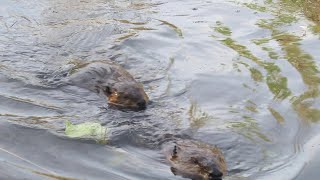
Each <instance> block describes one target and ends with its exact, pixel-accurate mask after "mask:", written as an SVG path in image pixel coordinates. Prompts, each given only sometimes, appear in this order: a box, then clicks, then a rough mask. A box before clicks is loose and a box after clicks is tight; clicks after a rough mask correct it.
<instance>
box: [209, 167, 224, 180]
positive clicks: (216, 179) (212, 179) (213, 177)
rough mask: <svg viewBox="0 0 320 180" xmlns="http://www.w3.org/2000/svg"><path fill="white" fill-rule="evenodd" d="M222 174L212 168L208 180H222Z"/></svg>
mask: <svg viewBox="0 0 320 180" xmlns="http://www.w3.org/2000/svg"><path fill="white" fill-rule="evenodd" d="M222 176H223V173H222V172H221V171H219V170H218V169H217V168H213V169H212V172H211V173H210V174H209V178H208V179H209V180H222Z"/></svg>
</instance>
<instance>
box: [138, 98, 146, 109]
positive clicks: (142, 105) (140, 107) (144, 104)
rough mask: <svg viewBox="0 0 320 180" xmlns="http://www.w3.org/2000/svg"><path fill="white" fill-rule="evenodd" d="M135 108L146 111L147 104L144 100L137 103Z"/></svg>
mask: <svg viewBox="0 0 320 180" xmlns="http://www.w3.org/2000/svg"><path fill="white" fill-rule="evenodd" d="M137 106H138V107H139V109H146V108H147V102H146V101H145V100H142V101H139V102H138V103H137Z"/></svg>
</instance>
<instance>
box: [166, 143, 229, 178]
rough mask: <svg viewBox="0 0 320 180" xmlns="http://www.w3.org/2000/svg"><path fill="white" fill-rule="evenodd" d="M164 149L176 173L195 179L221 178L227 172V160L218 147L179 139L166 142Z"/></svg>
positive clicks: (173, 171)
mask: <svg viewBox="0 0 320 180" xmlns="http://www.w3.org/2000/svg"><path fill="white" fill-rule="evenodd" d="M163 151H164V154H165V155H166V158H167V160H168V161H169V162H170V164H171V171H172V173H173V174H174V175H180V176H182V177H185V178H190V179H194V180H195V179H197V180H198V179H199V180H200V179H203V180H221V179H222V177H223V175H225V174H226V173H227V166H226V162H225V160H224V157H223V155H222V153H221V151H220V150H219V149H218V148H217V147H214V146H211V145H208V144H205V143H202V142H199V141H195V140H177V141H175V142H169V143H168V144H165V145H164V146H163Z"/></svg>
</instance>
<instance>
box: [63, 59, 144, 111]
mask: <svg viewBox="0 0 320 180" xmlns="http://www.w3.org/2000/svg"><path fill="white" fill-rule="evenodd" d="M67 81H68V83H69V84H72V85H76V86H79V87H82V88H86V89H89V90H91V91H95V92H97V93H99V94H101V93H102V94H104V95H105V96H106V97H107V99H108V103H109V104H110V105H112V106H116V107H119V108H125V109H127V108H128V109H137V110H142V109H145V108H146V106H147V103H148V102H149V98H148V96H147V94H146V93H145V91H144V89H143V86H142V84H141V83H139V82H137V81H136V80H135V79H134V78H133V77H132V75H131V74H130V73H128V72H127V71H126V70H125V69H124V68H122V67H121V66H120V65H118V64H115V63H113V62H110V61H103V62H102V61H95V62H91V63H84V64H80V65H78V66H76V67H74V68H73V69H72V70H71V71H70V76H69V77H68V80H67Z"/></svg>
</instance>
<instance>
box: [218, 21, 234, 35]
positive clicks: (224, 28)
mask: <svg viewBox="0 0 320 180" xmlns="http://www.w3.org/2000/svg"><path fill="white" fill-rule="evenodd" d="M214 30H215V31H216V32H218V33H220V34H223V35H225V36H230V35H231V33H232V32H231V30H230V28H229V27H227V26H224V25H223V24H222V23H221V22H220V21H217V22H216V26H215V27H214Z"/></svg>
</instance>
